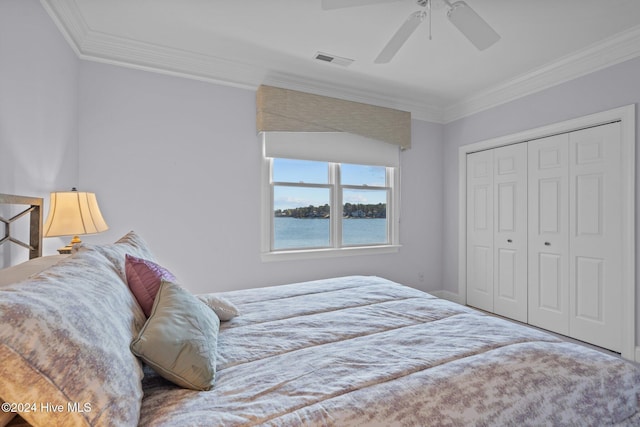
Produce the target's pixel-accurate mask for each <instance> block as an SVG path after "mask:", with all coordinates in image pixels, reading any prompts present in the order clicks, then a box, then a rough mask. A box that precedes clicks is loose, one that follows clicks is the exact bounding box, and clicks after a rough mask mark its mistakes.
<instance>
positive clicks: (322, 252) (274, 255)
mask: <svg viewBox="0 0 640 427" xmlns="http://www.w3.org/2000/svg"><path fill="white" fill-rule="evenodd" d="M400 247H401V245H380V246H358V247H348V248H339V249H336V248H329V249H299V250H290V251H274V252H264V253H262V255H261V257H262V261H263V262H272V261H293V260H300V259H320V258H337V257H344V256H354V255H380V254H390V253H395V252H398V250H399V249H400Z"/></svg>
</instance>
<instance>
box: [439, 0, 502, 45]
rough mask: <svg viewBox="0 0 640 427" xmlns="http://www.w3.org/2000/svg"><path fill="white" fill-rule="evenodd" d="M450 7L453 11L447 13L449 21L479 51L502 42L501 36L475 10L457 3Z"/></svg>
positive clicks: (465, 4)
mask: <svg viewBox="0 0 640 427" xmlns="http://www.w3.org/2000/svg"><path fill="white" fill-rule="evenodd" d="M447 3H448V2H447ZM450 6H451V9H449V11H448V12H447V17H448V18H449V21H451V23H452V24H453V25H454V26H455V27H456V28H457V29H458V30H459V31H460V32H461V33H462V34H464V36H465V37H466V38H467V39H469V41H470V42H471V43H473V45H474V46H475V47H476V48H477V49H478V50H485V49H487V48H488V47H490V46H492V45H493V44H495V43H496V42H497V41H498V40H500V35H499V34H498V33H496V32H495V30H494V29H493V28H491V26H490V25H489V24H487V22H486V21H485V20H484V19H482V18H481V17H480V15H478V14H477V13H476V12H475V10H473V9H472V8H471V7H469V5H468V4H467V3H465V2H464V1H457V2H455V3H453V4H451V5H450Z"/></svg>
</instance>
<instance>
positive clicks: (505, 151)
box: [467, 143, 527, 322]
mask: <svg viewBox="0 0 640 427" xmlns="http://www.w3.org/2000/svg"><path fill="white" fill-rule="evenodd" d="M526 150H527V148H526V144H524V143H522V144H514V145H510V146H506V147H501V148H496V149H492V150H487V151H483V152H478V153H473V154H470V155H468V156H467V208H468V209H469V210H468V215H467V302H468V304H469V305H473V306H475V307H478V308H480V309H483V310H486V311H490V312H493V313H496V314H500V315H502V316H506V317H509V318H512V319H515V320H519V321H522V322H526V321H527V151H526Z"/></svg>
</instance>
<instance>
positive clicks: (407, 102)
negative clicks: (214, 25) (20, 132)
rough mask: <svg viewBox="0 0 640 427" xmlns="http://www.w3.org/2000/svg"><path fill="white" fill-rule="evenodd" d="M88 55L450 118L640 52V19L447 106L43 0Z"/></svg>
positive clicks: (68, 0)
mask: <svg viewBox="0 0 640 427" xmlns="http://www.w3.org/2000/svg"><path fill="white" fill-rule="evenodd" d="M40 1H41V3H42V5H43V7H44V8H45V10H46V11H47V13H48V14H49V15H50V16H51V18H52V19H53V21H54V22H55V24H56V25H57V26H58V28H59V29H60V31H61V32H62V34H63V35H64V37H65V39H66V40H67V42H68V43H69V45H70V46H71V48H72V49H73V50H74V51H75V53H76V54H77V56H78V57H79V58H81V59H85V60H90V61H96V62H102V63H109V64H114V65H119V66H124V67H128V68H134V69H140V70H145V71H152V72H158V73H162V74H169V75H174V76H179V77H184V78H190V79H196V80H202V81H206V82H211V83H216V84H221V85H225V86H232V87H238V88H243V89H251V90H255V89H257V87H258V86H259V85H260V84H268V85H272V86H278V87H282V88H285V89H292V90H299V91H303V92H309V93H314V94H317V95H323V96H329V97H334V98H339V99H346V100H350V101H355V102H362V103H367V104H372V105H378V106H382V107H388V108H395V109H399V110H403V111H409V112H411V114H412V118H414V119H418V120H424V121H429V122H433V123H441V124H446V123H450V122H452V121H455V120H458V119H461V118H464V117H467V116H470V115H472V114H476V113H479V112H481V111H484V110H487V109H489V108H493V107H496V106H498V105H501V104H504V103H507V102H510V101H513V100H516V99H518V98H522V97H524V96H527V95H530V94H533V93H535V92H539V91H542V90H544V89H548V88H550V87H553V86H556V85H558V84H560V83H564V82H567V81H569V80H572V79H575V78H577V77H580V76H583V75H586V74H589V73H591V72H594V71H597V70H600V69H603V68H606V67H609V66H612V65H615V64H618V63H621V62H623V61H626V60H629V59H632V58H635V57H638V56H640V25H639V26H636V27H634V28H631V29H629V30H627V31H624V32H622V33H620V34H617V35H615V36H613V37H611V38H608V39H605V40H603V41H601V42H598V43H596V44H594V45H592V46H590V47H588V48H585V49H582V50H580V51H578V52H576V53H573V54H571V55H568V56H565V57H564V58H561V59H560V60H558V61H554V62H551V63H549V64H547V65H545V66H543V67H540V68H538V69H535V70H533V71H531V72H528V73H525V74H523V75H520V76H518V77H515V78H513V79H511V80H508V81H506V82H504V83H501V84H499V85H496V86H493V87H490V88H487V89H486V90H483V91H481V92H479V93H476V94H474V95H472V96H470V97H467V98H465V99H463V100H461V101H460V102H457V103H455V104H453V105H450V106H447V107H444V106H438V105H433V104H430V103H428V102H426V101H425V99H428V95H427V94H416V96H417V97H411V98H409V97H406V96H402V95H399V94H397V93H396V94H393V95H388V94H385V93H384V92H383V91H381V90H370V89H364V88H362V87H354V86H348V85H345V84H342V85H341V84H338V83H336V82H326V81H324V82H323V81H319V80H317V79H310V78H306V77H303V76H298V75H293V74H286V73H282V72H276V71H272V70H268V69H266V68H265V67H263V66H260V65H259V64H248V63H242V62H239V61H231V60H228V59H225V58H220V57H215V56H213V55H205V54H201V53H197V52H191V51H188V50H184V49H175V48H171V47H167V46H160V45H157V44H151V43H146V42H141V41H139V40H133V39H130V38H125V37H119V36H114V35H111V34H105V33H101V32H98V31H95V30H92V29H91V28H89V26H88V25H87V23H86V22H85V21H84V18H83V17H82V14H81V13H80V9H79V7H78V6H77V4H76V1H75V0H40Z"/></svg>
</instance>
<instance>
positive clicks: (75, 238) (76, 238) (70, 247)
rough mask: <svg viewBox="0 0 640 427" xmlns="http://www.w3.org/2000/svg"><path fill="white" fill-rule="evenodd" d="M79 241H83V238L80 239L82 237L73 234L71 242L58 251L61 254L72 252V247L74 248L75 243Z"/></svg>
mask: <svg viewBox="0 0 640 427" xmlns="http://www.w3.org/2000/svg"><path fill="white" fill-rule="evenodd" d="M77 243H82V240H80V238H79V237H78V236H73V239H71V242H69V244H68V245H67V246H65V247H63V248H60V249H58V253H59V254H70V253H71V249H72V248H73V245H75V244H77Z"/></svg>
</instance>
